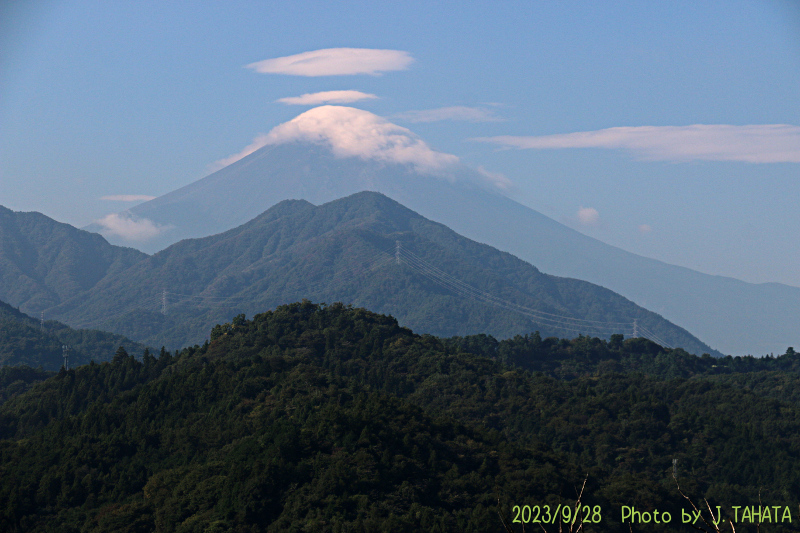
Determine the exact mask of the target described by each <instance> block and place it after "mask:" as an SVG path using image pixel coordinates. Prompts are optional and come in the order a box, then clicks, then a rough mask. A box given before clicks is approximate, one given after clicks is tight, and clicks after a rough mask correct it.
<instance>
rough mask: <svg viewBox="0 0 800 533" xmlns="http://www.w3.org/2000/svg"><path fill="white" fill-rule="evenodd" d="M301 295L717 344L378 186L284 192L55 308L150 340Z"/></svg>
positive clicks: (419, 316) (439, 323) (466, 327)
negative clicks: (252, 214) (325, 193)
mask: <svg viewBox="0 0 800 533" xmlns="http://www.w3.org/2000/svg"><path fill="white" fill-rule="evenodd" d="M304 297H309V298H313V299H314V300H317V301H345V302H350V303H353V304H354V305H359V306H364V307H367V308H369V309H373V310H376V311H379V312H384V313H390V314H392V315H393V316H396V317H397V318H398V320H399V321H400V323H401V324H403V325H405V326H408V327H411V328H414V329H415V330H417V331H421V332H426V333H431V334H436V335H444V336H451V335H466V334H470V333H479V332H483V333H490V334H492V335H495V336H498V337H509V336H513V335H515V334H523V333H528V332H532V331H535V330H539V331H541V332H542V334H544V335H545V336H549V335H554V336H559V337H572V336H576V335H578V334H580V333H584V334H589V335H593V336H594V335H599V336H604V337H609V336H610V335H612V334H614V333H625V334H627V335H630V334H632V333H633V330H634V321H635V320H636V321H637V324H638V326H637V327H638V328H639V331H640V332H641V331H650V332H652V333H653V334H654V335H655V336H657V337H658V338H659V339H663V341H664V342H666V343H669V344H671V345H675V346H682V347H684V348H685V349H686V350H688V351H690V352H692V353H698V354H700V353H704V352H707V353H716V352H714V351H713V350H712V349H711V348H710V347H708V346H707V345H705V344H703V343H702V342H701V341H699V340H698V339H696V338H695V337H693V336H692V335H691V334H690V333H688V332H687V331H685V330H683V329H682V328H679V327H677V326H675V325H674V324H672V323H670V322H668V321H666V320H664V319H663V318H662V317H661V316H659V315H657V314H655V313H652V312H649V311H647V310H646V309H643V308H641V307H639V306H637V305H635V304H633V303H632V302H630V301H629V300H626V299H625V298H623V297H621V296H619V295H617V294H615V293H613V292H611V291H609V290H606V289H604V288H602V287H599V286H596V285H592V284H590V283H586V282H583V281H579V280H574V279H567V278H558V277H555V276H549V275H546V274H543V273H541V272H539V271H538V270H537V269H536V268H535V267H534V266H531V265H530V264H528V263H525V262H524V261H521V260H519V259H517V258H516V257H514V256H512V255H510V254H507V253H503V252H500V251H498V250H496V249H494V248H491V247H489V246H486V245H483V244H479V243H476V242H474V241H471V240H469V239H466V238H464V237H461V236H460V235H458V234H456V233H455V232H453V231H451V230H449V229H448V228H447V227H445V226H442V225H441V224H437V223H434V222H431V221H430V220H427V219H425V218H423V217H421V216H420V215H418V214H416V213H414V212H413V211H411V210H409V209H407V208H405V207H403V206H402V205H400V204H398V203H397V202H394V201H393V200H391V199H389V198H387V197H385V196H382V195H380V194H377V193H369V192H364V193H359V194H356V195H353V196H349V197H347V198H343V199H341V200H337V201H334V202H330V203H328V204H325V205H322V206H319V207H315V206H313V205H311V204H309V203H308V202H304V201H286V202H282V203H280V204H278V205H276V206H275V207H273V208H272V209H270V210H268V211H266V212H265V213H263V214H262V215H261V216H259V217H257V218H256V219H254V220H252V221H251V222H249V223H247V224H245V225H243V226H240V227H238V228H235V229H232V230H230V231H228V232H226V233H222V234H220V235H214V236H211V237H206V238H203V239H190V240H185V241H181V242H179V243H177V244H175V245H173V246H170V247H169V248H167V249H166V250H163V251H161V252H159V253H157V254H155V255H153V256H151V257H148V258H147V259H144V260H142V261H140V262H138V263H136V264H135V265H133V266H132V267H130V268H129V269H127V270H126V271H125V272H123V273H121V274H119V275H116V276H111V277H107V278H105V279H103V280H102V281H101V282H99V283H97V284H96V285H95V286H94V287H93V288H92V289H91V290H90V291H88V292H87V293H85V294H82V295H80V296H79V297H76V298H73V299H72V300H70V301H68V302H65V303H64V304H62V305H60V306H58V307H56V308H55V309H53V310H51V313H55V314H56V316H58V317H59V319H60V320H63V321H65V322H67V323H69V324H73V325H75V326H80V327H96V328H102V329H106V330H109V331H115V332H119V333H122V334H124V335H126V336H128V337H130V338H133V339H136V340H139V341H141V342H145V343H147V344H150V345H154V346H161V345H166V346H168V347H173V348H175V347H180V346H185V345H189V344H194V343H197V342H202V340H203V339H204V338H205V336H206V335H207V333H208V331H209V329H210V328H211V327H212V326H213V325H214V324H217V323H220V322H224V321H227V320H229V319H230V317H231V316H234V315H235V314H239V313H247V314H252V313H255V312H259V311H261V310H263V309H270V308H274V307H275V306H277V305H280V304H284V303H287V302H291V301H296V300H299V299H301V298H304Z"/></svg>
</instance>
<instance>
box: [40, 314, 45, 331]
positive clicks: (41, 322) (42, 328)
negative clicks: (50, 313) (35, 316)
mask: <svg viewBox="0 0 800 533" xmlns="http://www.w3.org/2000/svg"><path fill="white" fill-rule="evenodd" d="M39 328H40V329H41V330H42V331H44V311H42V314H41V315H39Z"/></svg>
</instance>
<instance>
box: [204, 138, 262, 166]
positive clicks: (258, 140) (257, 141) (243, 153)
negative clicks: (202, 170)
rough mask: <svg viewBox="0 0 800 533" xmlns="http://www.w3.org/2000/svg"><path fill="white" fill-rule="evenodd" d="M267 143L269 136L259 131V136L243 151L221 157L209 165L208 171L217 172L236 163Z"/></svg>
mask: <svg viewBox="0 0 800 533" xmlns="http://www.w3.org/2000/svg"><path fill="white" fill-rule="evenodd" d="M267 144H269V141H268V137H267V136H266V135H265V134H263V133H259V134H258V136H256V138H255V139H253V142H251V143H250V144H248V145H247V146H246V147H245V149H244V150H242V151H241V152H239V153H236V154H233V155H230V156H228V157H226V158H224V159H220V160H218V161H214V162H213V163H211V164H210V165H208V171H209V172H216V171H217V170H219V169H222V168H225V167H227V166H228V165H230V164H232V163H235V162H237V161H238V160H240V159H243V158H245V157H247V156H248V155H250V154H252V153H253V152H255V151H256V150H258V149H259V148H263V147H265V146H266V145H267Z"/></svg>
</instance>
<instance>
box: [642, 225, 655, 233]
mask: <svg viewBox="0 0 800 533" xmlns="http://www.w3.org/2000/svg"><path fill="white" fill-rule="evenodd" d="M651 231H653V228H651V227H650V225H649V224H642V225H641V226H639V233H650V232H651Z"/></svg>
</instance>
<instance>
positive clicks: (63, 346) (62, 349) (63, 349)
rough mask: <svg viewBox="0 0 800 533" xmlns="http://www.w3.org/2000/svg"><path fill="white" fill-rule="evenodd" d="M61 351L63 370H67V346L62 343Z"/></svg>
mask: <svg viewBox="0 0 800 533" xmlns="http://www.w3.org/2000/svg"><path fill="white" fill-rule="evenodd" d="M61 351H62V353H63V354H64V370H69V346H67V345H66V344H62V345H61Z"/></svg>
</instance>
